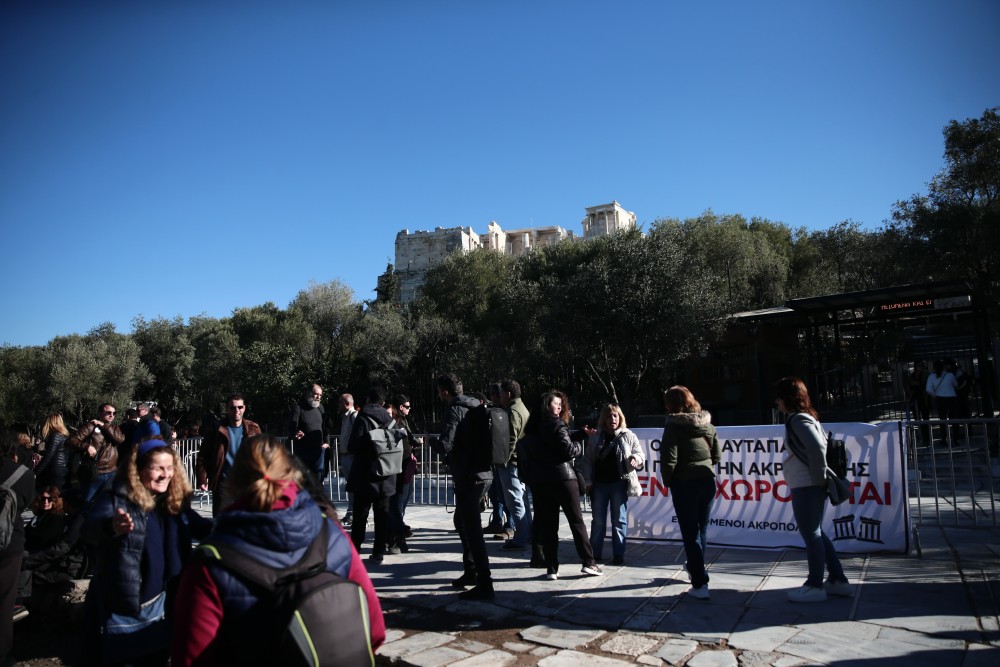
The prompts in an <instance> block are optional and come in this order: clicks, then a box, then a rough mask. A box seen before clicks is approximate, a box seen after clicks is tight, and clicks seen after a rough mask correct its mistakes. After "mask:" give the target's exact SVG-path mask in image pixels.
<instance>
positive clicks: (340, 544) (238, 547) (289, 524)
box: [171, 435, 385, 667]
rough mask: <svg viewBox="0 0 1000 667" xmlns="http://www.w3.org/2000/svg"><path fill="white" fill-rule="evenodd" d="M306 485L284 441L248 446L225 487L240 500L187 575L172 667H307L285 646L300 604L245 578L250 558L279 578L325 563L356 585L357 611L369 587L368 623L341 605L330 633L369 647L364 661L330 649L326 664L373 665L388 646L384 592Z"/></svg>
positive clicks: (327, 628) (344, 644)
mask: <svg viewBox="0 0 1000 667" xmlns="http://www.w3.org/2000/svg"><path fill="white" fill-rule="evenodd" d="M306 479H307V478H306V476H305V475H304V474H303V471H302V469H301V468H300V467H298V466H297V465H296V464H295V462H294V460H293V457H292V456H291V455H290V454H289V453H288V450H286V449H285V447H284V446H283V445H282V444H281V442H279V441H278V440H276V439H273V438H271V437H270V436H267V435H256V436H253V437H251V438H250V439H249V440H246V441H244V442H243V444H242V446H241V447H240V449H239V451H238V452H237V453H236V459H235V461H234V462H233V467H232V469H231V471H230V473H229V476H228V477H227V478H226V480H225V484H226V485H227V497H229V498H233V499H235V500H234V502H233V503H232V504H231V505H229V506H228V507H226V508H225V510H224V511H223V512H221V513H220V514H219V515H217V516H216V518H215V522H216V523H215V530H214V531H213V532H212V534H211V536H210V537H209V539H208V541H207V542H206V543H203V544H202V545H201V547H200V548H199V550H198V558H196V559H194V560H193V562H191V563H190V564H188V565H187V566H186V567H185V568H184V572H183V574H182V575H181V580H180V585H179V587H178V590H177V600H176V604H175V609H177V610H178V613H177V614H176V619H175V622H174V641H173V645H172V650H171V654H172V660H171V664H172V665H174V666H178V665H237V664H299V661H297V660H295V659H294V657H293V656H292V655H291V653H290V651H292V650H294V647H293V646H291V645H289V644H288V643H285V642H286V627H287V625H288V618H287V616H288V615H289V614H290V611H291V610H290V608H289V607H290V606H294V605H293V604H292V603H295V602H296V600H295V599H293V600H292V601H291V603H290V604H285V605H282V604H279V603H278V598H276V597H275V596H274V595H273V593H272V592H271V591H268V590H267V589H265V588H264V587H263V586H262V585H261V584H259V583H257V584H255V583H251V582H252V581H253V580H254V578H253V577H250V576H248V575H247V574H245V572H247V570H245V569H244V568H245V566H244V565H242V564H241V562H240V561H241V559H240V558H239V555H240V554H242V555H243V558H244V559H246V557H249V560H250V561H252V562H253V564H255V569H256V570H261V571H263V572H265V573H267V572H270V573H271V576H272V577H273V576H274V573H275V572H277V571H279V570H285V569H286V568H292V567H293V566H297V565H306V564H308V562H304V561H311V560H312V559H314V558H318V561H317V562H319V563H321V562H324V561H325V564H326V567H325V570H324V569H323V568H322V567H319V568H316V569H317V570H318V571H320V572H322V571H325V572H332V573H334V574H335V575H337V576H338V577H340V578H341V579H344V580H347V581H348V582H351V588H352V589H353V590H354V591H355V594H354V595H353V600H354V605H355V606H357V605H358V604H360V602H359V596H358V595H357V594H356V591H357V590H358V588H357V587H360V591H362V592H363V596H362V597H363V598H364V605H362V606H365V607H366V608H367V618H359V617H358V616H359V614H361V613H364V612H363V611H357V610H355V612H352V613H350V614H349V615H348V616H347V617H346V618H339V617H338V615H339V614H348V613H349V612H351V610H352V607H351V606H350V605H347V604H344V605H338V606H337V607H335V606H331V607H330V608H329V609H328V610H327V616H328V617H327V619H326V620H327V623H326V624H325V625H324V626H323V628H322V631H323V632H322V634H323V636H324V637H328V638H329V639H331V640H332V643H338V642H339V645H340V648H341V649H347V648H349V647H350V648H355V649H356V648H357V647H358V646H359V642H361V650H360V654H361V655H360V657H358V653H357V652H355V653H353V654H352V655H353V656H354V657H345V656H331V655H329V654H324V651H323V648H322V645H320V644H317V647H316V650H317V653H318V654H319V659H320V662H321V663H322V664H344V665H347V666H348V667H351V666H353V665H356V664H368V665H370V664H372V663H373V661H374V656H373V655H372V653H373V652H374V651H375V649H377V648H378V647H379V646H380V645H381V644H382V642H383V641H385V621H384V619H383V617H382V609H381V607H380V605H379V601H378V597H377V595H376V594H375V588H374V586H373V585H372V583H371V580H370V579H369V578H368V573H367V572H366V571H365V568H364V566H363V565H362V563H361V559H360V558H359V556H358V554H357V552H356V551H355V550H354V547H353V546H352V544H351V540H350V538H349V537H348V535H347V533H346V532H344V530H343V529H342V528H341V527H340V524H339V523H338V522H337V521H336V520H335V517H336V511H335V510H334V509H333V508H332V507H331V506H329V505H328V504H326V503H325V501H323V500H322V492H321V491H318V490H317V493H315V494H313V493H310V490H309V489H307V488H306ZM321 540H325V544H324V543H322V542H320V541H321ZM234 554H236V555H234ZM237 572H240V573H241V574H236V573H237ZM317 576H319V575H317ZM310 579H311V578H310ZM338 607H339V608H338ZM295 609H299V607H295ZM282 610H284V612H285V616H284V617H282V616H281V611H282ZM367 624H370V626H367ZM304 625H305V628H306V630H307V631H308V630H310V629H313V630H315V629H316V628H310V624H309V618H308V617H307V616H306V617H305V620H304ZM363 627H368V634H367V636H364V631H363V629H360V630H359V629H358V628H363ZM318 639H322V638H318ZM330 660H333V662H328V661H330Z"/></svg>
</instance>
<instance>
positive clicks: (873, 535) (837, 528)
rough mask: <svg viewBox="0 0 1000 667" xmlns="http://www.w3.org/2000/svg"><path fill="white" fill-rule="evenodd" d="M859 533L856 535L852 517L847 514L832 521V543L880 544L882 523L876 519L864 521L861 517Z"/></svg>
mask: <svg viewBox="0 0 1000 667" xmlns="http://www.w3.org/2000/svg"><path fill="white" fill-rule="evenodd" d="M860 521H861V533H860V534H859V533H857V532H856V530H855V527H854V515H853V514H848V515H847V516H842V517H840V518H839V519H834V520H833V531H834V536H833V541H834V542H836V541H837V540H857V541H858V542H874V543H875V544H884V542H882V522H881V521H879V520H878V519H866V518H865V517H861V519H860Z"/></svg>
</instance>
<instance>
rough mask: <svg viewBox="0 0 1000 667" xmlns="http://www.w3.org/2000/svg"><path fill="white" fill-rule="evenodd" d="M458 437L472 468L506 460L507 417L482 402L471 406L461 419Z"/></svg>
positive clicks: (481, 467)
mask: <svg viewBox="0 0 1000 667" xmlns="http://www.w3.org/2000/svg"><path fill="white" fill-rule="evenodd" d="M462 431H463V433H462V436H463V439H464V440H465V444H466V445H467V446H468V447H469V460H470V462H471V463H472V466H473V468H474V469H475V470H478V471H486V470H489V469H490V468H491V467H492V466H495V465H507V462H508V461H509V460H510V416H509V415H508V414H507V411H506V410H504V409H503V408H501V407H498V406H495V405H493V406H490V405H487V404H485V403H483V404H481V405H479V406H477V407H474V408H471V409H470V410H469V412H468V414H467V415H465V419H463V420H462Z"/></svg>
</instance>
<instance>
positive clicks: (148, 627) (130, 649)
mask: <svg viewBox="0 0 1000 667" xmlns="http://www.w3.org/2000/svg"><path fill="white" fill-rule="evenodd" d="M166 601H167V594H166V592H165V591H164V592H162V593H160V594H159V595H157V596H156V597H155V598H153V599H152V600H150V601H148V602H145V603H143V605H142V606H141V607H139V613H138V614H137V615H136V616H129V615H127V614H114V613H113V614H111V616H109V617H108V618H107V620H105V621H104V625H103V627H102V628H101V634H102V635H103V638H102V642H101V645H102V646H101V648H102V652H103V654H104V662H105V664H117V663H122V662H132V661H133V660H135V659H136V658H139V657H142V656H144V655H150V654H152V653H156V652H158V651H164V650H166V649H167V648H168V647H169V646H170V624H169V623H168V622H167V614H166Z"/></svg>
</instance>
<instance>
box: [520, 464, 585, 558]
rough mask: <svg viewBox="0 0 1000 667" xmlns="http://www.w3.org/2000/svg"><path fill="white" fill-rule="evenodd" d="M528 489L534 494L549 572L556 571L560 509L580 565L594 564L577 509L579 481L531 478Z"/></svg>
mask: <svg viewBox="0 0 1000 667" xmlns="http://www.w3.org/2000/svg"><path fill="white" fill-rule="evenodd" d="M531 491H532V493H533V494H534V496H535V519H534V521H535V523H537V524H539V525H538V534H539V538H540V540H541V543H542V551H544V552H545V568H546V569H547V570H548V571H549V572H550V573H557V572H559V510H560V509H562V511H563V514H565V515H566V521H567V522H568V523H569V530H570V532H571V533H572V534H573V545H574V546H575V547H576V553H577V555H579V556H580V561H581V562H582V563H583V564H584V565H593V564H594V562H595V561H594V550H593V548H592V547H591V546H590V536H589V535H588V534H587V526H586V524H584V522H583V512H582V511H581V510H580V485H579V483H578V482H577V481H576V480H575V479H573V480H569V479H567V480H557V481H551V482H535V483H534V484H532V487H531Z"/></svg>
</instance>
